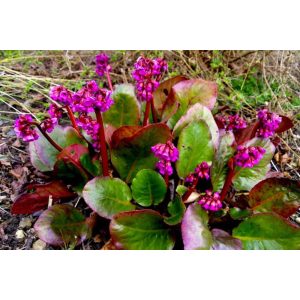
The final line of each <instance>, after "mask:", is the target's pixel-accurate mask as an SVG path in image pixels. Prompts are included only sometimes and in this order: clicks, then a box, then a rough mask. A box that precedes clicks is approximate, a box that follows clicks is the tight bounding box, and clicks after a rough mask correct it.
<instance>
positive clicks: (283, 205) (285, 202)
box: [249, 177, 300, 218]
mask: <svg viewBox="0 0 300 300" xmlns="http://www.w3.org/2000/svg"><path fill="white" fill-rule="evenodd" d="M249 204H250V207H251V208H252V209H253V210H254V211H257V212H275V213H277V214H279V215H281V216H282V217H285V218H287V217H289V216H291V215H292V214H294V213H295V212H296V211H297V210H298V208H299V207H300V183H299V182H297V181H294V180H290V179H288V178H275V177H274V178H268V179H265V180H263V181H261V182H259V183H258V184H257V185H256V186H255V187H254V188H253V189H252V190H251V191H250V193H249Z"/></svg>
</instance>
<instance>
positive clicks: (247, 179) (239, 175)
mask: <svg viewBox="0 0 300 300" xmlns="http://www.w3.org/2000/svg"><path fill="white" fill-rule="evenodd" d="M243 146H246V147H250V146H260V147H262V148H264V149H265V150H266V152H265V154H264V156H263V158H262V159H261V161H260V162H259V163H258V164H257V165H255V166H253V167H252V168H241V167H238V166H236V167H235V169H234V173H235V175H234V176H233V180H232V182H233V185H234V188H235V189H236V190H237V191H241V190H245V191H250V190H251V189H252V188H253V187H254V186H255V185H256V184H257V183H258V182H260V181H261V180H263V179H264V178H265V177H266V175H267V172H268V171H269V170H270V162H271V159H272V157H273V155H274V151H275V147H274V145H273V144H272V143H271V142H270V140H268V139H260V138H254V139H252V140H250V141H249V142H246V143H245V144H243Z"/></svg>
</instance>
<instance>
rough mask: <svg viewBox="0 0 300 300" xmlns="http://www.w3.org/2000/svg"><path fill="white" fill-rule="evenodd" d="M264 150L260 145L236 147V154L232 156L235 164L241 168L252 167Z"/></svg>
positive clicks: (258, 160)
mask: <svg viewBox="0 0 300 300" xmlns="http://www.w3.org/2000/svg"><path fill="white" fill-rule="evenodd" d="M265 152H266V150H265V149H264V148H262V147H259V146H258V147H254V146H251V147H244V146H238V147H237V154H236V155H235V156H234V161H235V164H236V165H237V166H239V167H242V168H252V167H253V166H255V165H257V164H258V163H259V162H260V161H261V159H262V158H263V156H264V154H265Z"/></svg>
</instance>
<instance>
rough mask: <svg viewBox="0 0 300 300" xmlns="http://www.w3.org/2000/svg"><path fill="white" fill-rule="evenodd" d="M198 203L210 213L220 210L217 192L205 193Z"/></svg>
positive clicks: (220, 204) (220, 203)
mask: <svg viewBox="0 0 300 300" xmlns="http://www.w3.org/2000/svg"><path fill="white" fill-rule="evenodd" d="M198 203H199V204H200V205H201V206H202V207H203V208H204V209H205V210H211V211H217V210H219V209H221V208H222V202H221V200H220V194H219V193H218V192H215V193H213V192H212V191H209V190H208V191H206V194H205V195H204V196H201V198H200V200H199V201H198Z"/></svg>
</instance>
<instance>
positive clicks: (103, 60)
mask: <svg viewBox="0 0 300 300" xmlns="http://www.w3.org/2000/svg"><path fill="white" fill-rule="evenodd" d="M109 60H110V58H109V56H107V55H106V54H105V53H99V54H98V55H96V58H95V61H96V73H97V74H98V75H99V76H100V77H102V76H103V75H104V74H105V72H110V71H111V66H110V65H109Z"/></svg>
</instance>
